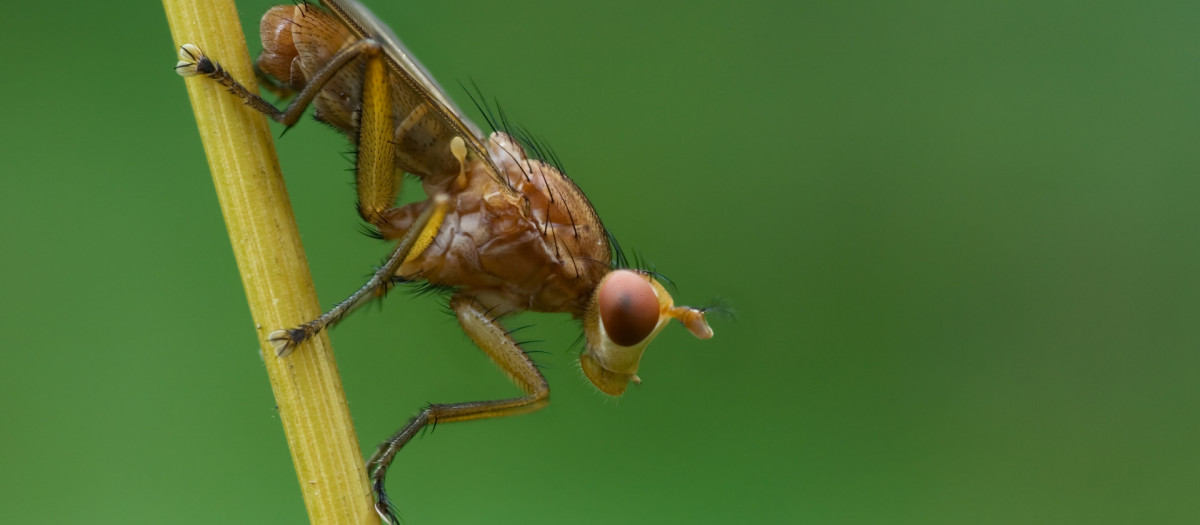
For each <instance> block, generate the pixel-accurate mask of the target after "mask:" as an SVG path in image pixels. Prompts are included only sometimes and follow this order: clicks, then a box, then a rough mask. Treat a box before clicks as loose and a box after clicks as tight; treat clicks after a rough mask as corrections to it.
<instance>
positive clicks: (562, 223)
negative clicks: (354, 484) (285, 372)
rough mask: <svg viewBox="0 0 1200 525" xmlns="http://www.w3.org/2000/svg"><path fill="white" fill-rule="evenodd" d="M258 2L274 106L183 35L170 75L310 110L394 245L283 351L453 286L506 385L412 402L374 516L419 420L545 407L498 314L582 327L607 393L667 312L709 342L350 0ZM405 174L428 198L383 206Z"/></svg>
mask: <svg viewBox="0 0 1200 525" xmlns="http://www.w3.org/2000/svg"><path fill="white" fill-rule="evenodd" d="M323 4H324V6H325V8H326V9H321V8H318V7H315V6H312V5H308V4H302V5H295V6H293V5H286V6H277V7H273V8H271V9H270V10H269V11H268V12H267V13H266V15H264V16H263V19H262V24H261V28H260V29H261V33H262V39H263V48H264V51H263V54H262V55H261V56H260V57H259V60H258V65H259V68H260V69H261V71H262V72H263V73H264V75H265V76H266V77H267V78H266V80H267V81H269V82H272V83H273V84H274V86H273V87H274V89H275V90H276V91H279V92H282V93H291V94H294V95H295V99H294V100H293V102H292V103H291V104H290V105H289V106H288V107H287V108H285V109H284V110H279V109H276V108H275V107H274V106H273V105H271V104H270V103H268V102H266V101H265V100H263V99H262V98H260V97H259V96H258V95H256V94H254V93H251V92H250V91H248V90H247V89H246V88H245V87H243V86H242V85H241V84H240V83H238V82H237V81H236V80H234V79H233V78H231V77H230V76H229V75H228V74H227V73H226V72H225V71H224V70H223V69H222V68H221V67H220V65H218V64H217V62H215V61H213V60H212V59H210V58H209V57H207V56H205V55H204V54H203V52H202V51H201V50H200V49H199V48H197V47H196V46H194V45H190V44H185V45H184V46H182V47H181V50H180V58H181V59H182V60H181V61H180V62H179V64H178V65H177V67H176V69H177V71H179V72H180V73H181V74H183V75H185V76H192V75H203V76H206V77H208V78H211V79H213V80H215V81H217V82H219V83H221V84H222V85H224V86H225V87H227V88H228V89H229V90H230V91H231V92H233V93H234V94H235V95H237V96H239V97H241V98H242V99H244V100H245V101H246V103H247V104H249V105H250V106H252V107H254V108H255V109H257V110H259V111H261V112H263V113H264V114H266V115H268V116H270V117H271V118H273V119H275V120H276V121H279V122H282V123H284V124H286V125H289V126H290V125H293V124H295V123H296V122H297V121H298V119H299V117H300V115H301V114H302V113H303V111H304V109H305V108H306V107H307V106H308V105H309V104H311V105H313V106H314V108H315V111H314V112H315V116H316V118H318V119H320V120H322V121H325V122H326V123H328V124H330V125H332V126H333V127H335V128H337V129H339V130H341V131H343V132H344V133H346V134H347V135H348V136H349V137H350V139H351V141H352V142H353V143H354V144H355V146H356V147H357V150H358V153H357V166H356V188H357V193H358V212H359V214H360V216H361V217H362V218H363V219H364V220H366V221H367V222H368V223H369V224H371V225H372V226H373V227H374V229H375V231H376V232H377V233H378V236H379V237H381V238H384V239H392V240H396V241H397V245H396V248H395V249H394V250H393V252H392V254H391V255H390V257H389V258H388V260H387V262H386V263H385V264H384V265H383V266H381V267H380V268H379V269H378V270H377V271H376V273H375V275H374V276H373V277H372V278H371V279H370V280H369V281H368V282H367V283H366V284H365V285H364V286H363V287H362V288H360V289H359V290H358V291H357V292H355V293H354V294H353V295H352V296H351V297H350V298H348V299H346V300H345V301H343V302H341V303H339V304H338V305H337V306H335V307H334V308H333V309H331V310H330V311H329V312H326V313H325V314H323V315H322V316H321V317H319V318H318V319H315V320H313V321H311V322H309V323H306V324H304V325H302V326H299V327H296V328H291V329H287V330H278V331H276V332H273V333H272V334H271V336H270V337H271V340H272V341H273V342H275V343H276V350H277V351H278V353H279V354H280V355H285V354H286V353H288V352H290V351H291V350H292V349H294V348H295V347H296V346H297V345H299V344H301V343H303V342H304V341H305V340H307V339H308V338H309V337H311V336H312V335H313V334H315V333H317V332H318V331H320V330H322V329H323V328H325V327H327V326H331V325H333V324H334V323H336V322H337V321H338V320H340V319H341V318H342V317H343V316H344V315H346V314H347V313H349V312H350V311H352V310H353V309H355V308H356V307H358V306H360V305H362V304H364V303H366V302H368V301H369V300H371V299H373V298H376V297H379V296H380V295H382V292H383V291H386V289H387V288H388V287H389V286H391V285H392V283H393V282H394V281H396V280H400V281H427V282H429V283H431V284H433V285H437V286H441V287H447V288H449V289H452V290H453V296H452V298H451V299H450V306H451V308H452V309H453V310H454V312H455V314H456V316H457V317H458V320H459V323H460V325H461V326H462V328H463V330H464V331H465V332H466V333H467V334H468V335H469V336H470V338H471V339H472V341H474V342H475V344H476V345H478V346H479V347H480V348H481V349H482V350H484V352H485V353H487V354H488V356H489V357H491V358H492V359H493V360H494V361H495V362H496V363H497V364H498V365H499V366H500V367H501V369H503V370H504V371H505V372H506V373H507V374H508V375H509V377H510V378H512V380H513V381H514V382H515V383H516V384H517V386H519V387H520V388H521V389H522V390H523V391H524V395H522V396H519V397H514V398H509V399H500V400H489V401H475V402H465V403H449V404H435V405H430V406H428V407H426V408H425V409H423V410H422V411H421V412H420V413H418V415H417V416H416V417H414V418H413V419H412V420H411V421H410V422H409V423H408V424H407V425H406V426H405V427H404V428H402V429H401V430H400V431H399V432H397V433H396V434H395V435H394V436H392V437H391V438H390V439H388V440H387V441H386V442H384V443H383V444H382V445H381V446H380V447H379V449H378V450H377V451H376V453H375V454H374V455H373V456H372V458H371V459H370V461H369V464H368V470H369V471H370V475H371V477H372V480H373V481H374V483H373V486H374V490H375V493H376V499H377V503H376V510H377V511H378V512H379V513H380V514H381V516H382V517H384V518H385V519H388V520H389V521H392V522H394V521H395V516H394V515H393V513H392V510H391V507H390V504H389V502H388V499H387V495H386V492H385V490H384V483H383V480H384V476H385V475H386V472H387V469H388V466H389V465H390V464H391V461H392V459H393V458H394V456H395V454H396V453H397V452H398V451H399V449H400V448H401V447H403V446H404V445H405V444H406V443H407V442H408V441H409V439H411V438H412V436H413V435H414V434H415V433H416V432H417V431H418V430H420V429H421V428H422V427H424V426H425V425H427V424H431V423H443V422H451V421H463V420H469V419H479V418H488V417H498V416H504V415H511V414H517V413H523V412H527V411H530V410H533V409H536V408H540V407H541V406H544V405H545V403H546V402H547V401H548V399H549V386H548V385H547V384H546V381H545V379H544V378H543V377H542V375H541V373H540V372H539V371H538V369H537V367H536V366H535V365H534V364H533V362H532V361H531V360H530V359H529V357H528V356H527V355H526V354H525V352H524V351H523V350H522V349H521V348H520V346H519V345H518V344H517V343H516V342H515V341H514V340H513V339H512V338H511V337H510V336H509V335H508V333H507V332H506V331H505V330H504V328H503V327H502V326H501V324H500V322H499V320H498V319H499V318H500V317H502V316H503V315H507V314H509V313H513V312H518V311H524V310H530V311H539V312H565V313H569V314H571V315H572V316H574V317H575V318H578V319H580V320H581V321H582V324H583V330H584V335H585V339H586V348H585V350H584V351H583V352H582V353H581V355H580V365H581V368H582V369H583V372H584V374H585V375H586V376H587V377H588V379H589V380H591V382H592V383H593V384H594V385H595V386H596V387H597V388H599V389H600V390H601V391H603V392H605V393H607V394H610V395H620V394H621V393H623V392H624V390H625V388H626V387H627V385H628V384H629V383H630V382H635V383H636V382H640V379H639V378H638V376H637V371H638V364H639V361H640V359H641V356H642V353H643V351H644V350H645V348H646V345H647V344H648V343H649V342H650V341H651V340H652V339H653V338H654V336H655V335H656V334H657V333H658V332H659V331H660V330H661V329H662V328H663V327H664V326H665V325H666V324H667V323H668V321H670V320H671V319H677V320H679V321H681V322H683V324H684V325H685V326H686V327H687V328H688V330H689V331H691V332H692V333H693V334H694V335H696V336H697V337H700V338H704V339H707V338H709V337H711V336H712V330H711V329H710V328H709V327H708V324H707V322H706V321H705V318H704V310H703V309H697V308H690V307H682V306H675V305H674V303H673V300H672V298H671V296H670V294H669V293H667V291H666V290H665V289H664V288H663V287H662V286H661V285H660V284H659V283H658V282H657V281H656V280H655V279H654V277H653V275H652V274H650V273H648V272H643V271H639V270H632V269H625V268H621V267H620V265H621V263H622V262H623V261H621V259H622V258H621V257H614V255H613V253H614V247H613V246H612V245H610V238H609V236H608V234H607V232H606V231H605V230H604V226H603V225H602V224H601V222H600V219H599V217H597V215H596V213H595V211H594V210H593V208H592V206H591V204H590V203H589V202H588V200H587V198H586V197H585V196H584V194H583V192H581V191H580V190H579V188H578V187H576V186H575V184H574V183H573V182H572V181H571V180H570V179H568V178H567V177H566V175H565V174H563V173H562V171H561V170H560V169H558V168H557V167H555V166H553V165H551V164H549V163H546V162H543V161H542V160H538V159H535V158H530V157H528V156H527V155H526V151H525V149H524V148H523V147H522V146H521V144H519V143H518V141H517V140H515V139H514V138H513V137H512V136H511V135H509V134H508V133H505V132H499V131H498V132H494V133H492V134H491V135H490V136H488V137H486V138H485V137H483V135H482V133H480V132H479V131H478V130H477V128H476V127H475V126H474V125H473V124H471V123H470V121H469V120H467V119H466V118H465V117H464V116H463V114H462V112H461V111H459V110H458V108H457V107H455V106H454V104H453V103H452V102H451V101H450V100H449V98H448V97H446V95H445V94H444V92H443V91H442V90H441V88H440V87H439V86H438V85H437V83H436V82H435V81H434V80H433V79H432V77H431V76H430V75H429V74H428V73H427V72H426V70H425V69H424V68H423V67H422V66H421V65H420V63H418V62H417V61H416V59H415V58H413V56H412V55H411V54H410V53H409V52H408V51H407V50H406V49H405V48H404V47H403V46H402V45H401V44H400V41H399V39H397V38H396V37H395V36H394V35H393V34H392V33H391V32H390V31H389V30H388V29H387V28H386V27H384V26H383V25H382V24H380V23H379V22H378V21H377V19H376V18H375V17H374V16H373V15H371V14H370V12H369V11H367V9H366V8H365V7H363V6H362V5H360V4H359V3H357V2H355V1H352V0H339V1H327V2H324V3H323ZM402 172H407V173H410V174H412V175H415V176H416V177H418V179H419V180H420V181H421V184H422V186H423V187H424V190H425V193H426V195H429V196H430V198H428V199H426V200H424V201H420V202H414V203H411V204H407V205H404V206H400V207H396V206H395V201H396V197H397V195H398V193H399V189H400V181H401V177H400V176H401V174H402Z"/></svg>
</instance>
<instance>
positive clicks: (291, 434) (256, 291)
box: [163, 0, 379, 524]
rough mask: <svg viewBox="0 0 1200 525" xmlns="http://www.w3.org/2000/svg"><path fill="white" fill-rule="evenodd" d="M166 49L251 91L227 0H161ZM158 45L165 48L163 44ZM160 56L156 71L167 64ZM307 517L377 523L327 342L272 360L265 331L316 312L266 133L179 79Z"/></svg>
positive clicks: (233, 104)
mask: <svg viewBox="0 0 1200 525" xmlns="http://www.w3.org/2000/svg"><path fill="white" fill-rule="evenodd" d="M163 6H164V7H165V9H166V12H167V20H168V23H169V24H170V26H171V34H172V35H173V37H174V39H175V45H176V46H179V45H181V44H185V43H191V44H196V45H197V46H199V47H200V49H201V50H203V51H204V52H205V53H206V54H208V55H209V56H210V57H213V58H214V60H218V61H219V62H220V63H221V65H222V66H224V67H225V68H226V70H227V71H229V72H230V74H232V75H233V77H234V78H236V79H238V80H240V81H242V82H243V83H244V84H245V85H246V87H247V88H249V89H251V90H254V89H255V82H254V80H255V79H254V74H253V71H252V69H251V66H250V56H249V52H248V51H247V50H246V41H245V39H244V37H243V35H242V29H241V24H240V23H239V21H238V17H237V10H236V8H235V6H234V3H233V1H232V0H163ZM164 51H165V50H164ZM168 56H169V55H166V54H164V61H163V74H170V73H168V67H169V66H170V64H171V63H172V61H171V60H169V59H166V57H168ZM185 83H186V85H187V91H188V96H189V97H190V98H191V101H192V110H193V111H194V112H195V114H196V122H197V124H198V125H199V127H200V138H201V141H202V142H203V143H204V151H205V153H206V154H207V155H208V165H209V168H210V169H211V170H212V176H213V183H214V185H215V186H216V189H217V197H218V199H219V200H220V203H221V212H222V213H223V214H224V215H225V226H226V228H228V230H229V239H230V242H232V243H233V251H234V255H235V257H236V258H237V265H238V270H239V271H240V273H241V276H242V285H243V286H244V287H245V289H246V296H247V299H248V300H249V302H250V311H251V313H252V315H253V317H254V323H255V329H256V330H257V332H258V342H259V347H260V348H261V349H262V352H263V355H264V356H265V357H264V359H263V360H264V361H265V363H266V368H267V376H268V377H269V378H270V381H271V389H272V390H273V391H274V393H275V403H276V405H277V406H278V407H279V417H280V420H281V421H282V422H283V430H284V434H285V435H286V436H287V441H288V447H289V448H290V450H291V453H292V461H293V462H294V463H295V465H296V474H297V476H298V477H299V479H300V489H301V491H302V492H303V495H304V504H305V507H306V508H307V510H308V516H309V519H310V520H311V522H312V523H320V524H326V523H338V524H341V523H352V524H378V523H379V519H378V517H377V516H376V515H375V513H374V510H373V508H372V500H371V493H370V486H369V484H368V483H367V476H366V470H365V467H364V465H363V459H362V455H361V453H360V451H359V447H358V438H357V436H356V435H355V433H354V426H353V424H352V422H351V419H350V411H349V409H348V407H347V406H346V399H345V396H344V394H343V392H342V383H341V379H340V378H339V376H338V371H337V363H336V362H335V361H334V358H333V353H332V351H331V350H330V347H329V338H328V337H326V336H325V335H324V334H321V335H319V336H318V337H315V338H313V339H312V340H311V342H309V343H305V344H304V345H302V346H301V347H300V348H298V349H296V351H295V352H293V353H292V354H291V355H289V356H287V357H275V353H274V351H273V350H272V345H271V344H269V343H268V342H267V334H268V333H270V332H271V331H272V330H275V329H279V328H285V327H291V326H296V325H299V324H301V323H303V322H305V321H307V320H310V319H314V318H316V317H317V316H318V315H319V314H320V308H319V305H318V303H317V297H316V292H315V290H314V289H313V285H312V277H311V275H310V273H309V270H308V261H307V260H306V259H305V257H304V250H303V248H302V246H301V244H300V236H299V232H298V231H297V229H296V222H295V219H294V217H293V216H292V208H291V204H290V202H289V201H288V197H287V193H286V188H285V187H284V184H283V177H282V176H281V174H280V171H279V160H278V159H277V158H276V156H275V148H274V144H273V143H272V141H271V132H270V129H269V128H268V126H267V121H266V119H265V118H264V117H263V115H261V114H259V113H257V112H255V111H254V110H252V109H250V108H249V107H248V106H246V105H244V104H242V102H241V101H240V100H238V99H237V98H236V97H234V96H231V95H230V94H229V93H227V92H225V90H224V89H223V88H222V87H221V86H219V85H218V84H217V83H216V82H213V81H211V80H208V79H206V78H203V77H193V78H189V79H187V80H186V81H185Z"/></svg>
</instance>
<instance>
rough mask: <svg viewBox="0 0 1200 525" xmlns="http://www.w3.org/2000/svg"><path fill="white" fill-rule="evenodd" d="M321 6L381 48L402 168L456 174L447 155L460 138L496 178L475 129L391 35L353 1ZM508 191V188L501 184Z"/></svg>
mask: <svg viewBox="0 0 1200 525" xmlns="http://www.w3.org/2000/svg"><path fill="white" fill-rule="evenodd" d="M321 3H322V4H323V5H324V6H325V7H326V8H328V9H329V10H330V11H331V12H332V13H333V14H334V15H335V16H337V17H338V18H339V19H341V20H342V22H343V23H345V24H346V26H347V27H349V28H350V29H351V30H352V31H354V33H355V34H357V35H358V36H359V37H362V38H371V39H374V40H375V41H377V42H379V43H380V45H382V46H383V49H384V51H385V54H386V57H387V62H388V66H389V67H390V68H391V69H392V71H393V73H394V80H395V86H394V88H395V89H394V91H395V93H394V95H393V97H392V98H393V103H394V104H395V105H394V107H395V108H396V114H395V118H396V123H397V124H396V126H397V133H396V135H397V136H396V139H397V150H398V155H399V160H400V164H401V165H400V168H401V169H403V170H404V171H407V172H409V173H412V174H414V175H417V176H420V177H425V176H438V175H442V174H449V173H457V172H458V161H457V160H456V159H455V158H454V157H453V155H451V153H450V146H449V144H450V140H451V139H453V138H454V137H462V139H463V141H464V142H465V143H466V145H467V149H468V151H469V155H472V156H473V157H475V158H479V159H481V160H483V162H484V164H485V165H486V166H487V169H488V170H489V171H490V175H491V176H492V177H493V178H494V179H496V180H498V181H502V182H503V181H504V180H505V179H503V178H501V177H500V176H499V170H497V169H496V166H495V164H494V163H493V162H492V160H491V157H489V156H488V154H487V148H486V147H484V144H483V141H484V137H483V135H482V133H481V132H480V130H479V127H478V126H476V125H475V124H474V123H472V122H471V121H470V120H469V119H467V118H466V116H465V115H463V112H462V110H460V109H459V108H458V106H456V105H454V102H453V101H451V100H450V97H448V96H446V92H445V90H443V89H442V87H441V86H440V85H438V83H437V81H436V80H434V79H433V75H430V74H429V71H428V70H426V69H425V66H422V65H421V63H420V62H419V61H417V59H416V57H414V56H413V54H412V53H411V52H409V51H408V49H407V48H405V47H404V44H402V43H401V42H400V39H399V38H397V37H396V35H395V33H392V30H391V29H389V28H388V27H387V26H385V25H384V24H383V23H382V22H380V21H379V19H378V18H377V17H376V16H375V14H374V13H372V12H371V11H370V10H369V9H367V7H366V6H364V5H362V4H361V3H359V2H358V1H357V0H322V1H321ZM502 186H503V187H508V184H502Z"/></svg>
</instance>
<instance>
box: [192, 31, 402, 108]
mask: <svg viewBox="0 0 1200 525" xmlns="http://www.w3.org/2000/svg"><path fill="white" fill-rule="evenodd" d="M378 54H379V43H378V42H376V41H374V40H371V39H369V38H368V39H363V40H359V41H357V42H355V43H353V44H350V45H349V46H346V47H345V48H343V49H342V50H341V51H338V52H337V54H335V55H333V57H331V58H330V59H329V62H326V63H325V65H324V66H322V67H321V69H319V70H317V72H316V73H315V74H313V77H312V78H311V79H310V80H309V81H308V84H306V85H305V86H304V89H301V90H300V92H299V93H298V94H297V95H296V98H295V99H293V100H292V102H291V103H290V104H288V106H287V108H284V109H282V110H280V109H277V108H276V107H275V105H274V104H271V103H270V102H267V101H266V100H264V99H263V98H262V97H260V96H258V95H256V94H254V93H252V92H251V91H250V90H249V89H246V87H245V86H243V85H242V83H241V82H238V81H237V80H234V78H233V77H232V76H230V74H229V72H227V71H225V68H223V67H221V64H219V63H217V62H216V61H215V60H213V59H211V58H209V57H208V55H205V54H204V52H203V51H201V50H200V48H199V47H197V46H196V45H195V44H184V45H182V46H179V58H180V60H179V63H177V64H176V65H175V72H176V73H179V74H180V75H182V76H185V77H192V76H198V75H203V76H206V77H208V78H211V79H213V80H215V81H216V82H217V83H218V84H221V85H222V86H225V88H226V89H228V90H229V92H230V93H233V94H234V95H236V96H237V97H238V98H241V99H242V100H244V101H245V102H246V104H247V105H249V106H250V107H252V108H254V109H255V110H257V111H258V112H260V113H262V114H264V115H266V116H268V117H270V118H271V120H274V121H275V122H278V123H280V124H283V125H285V126H289V127H290V126H293V125H295V124H296V122H297V121H299V120H300V117H301V116H302V115H304V110H305V109H306V108H307V107H308V105H309V104H310V103H312V101H313V99H314V98H316V97H317V94H318V93H320V92H321V89H322V88H324V87H325V84H326V83H328V82H329V80H330V79H332V78H333V77H334V76H335V75H337V73H338V72H339V71H341V70H342V67H344V66H345V65H346V64H349V63H350V62H352V61H354V59H356V58H358V57H360V56H363V55H368V56H370V55H378Z"/></svg>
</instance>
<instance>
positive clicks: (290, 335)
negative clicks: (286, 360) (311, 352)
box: [267, 328, 304, 357]
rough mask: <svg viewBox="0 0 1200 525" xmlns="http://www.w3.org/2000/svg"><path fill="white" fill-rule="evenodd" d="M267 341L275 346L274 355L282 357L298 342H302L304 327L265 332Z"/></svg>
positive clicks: (294, 347)
mask: <svg viewBox="0 0 1200 525" xmlns="http://www.w3.org/2000/svg"><path fill="white" fill-rule="evenodd" d="M267 341H270V342H271V345H272V346H273V347H274V348H275V356H276V357H284V356H286V355H288V354H290V353H292V350H295V349H296V347H297V346H299V345H300V343H302V342H304V329H302V328H291V329H288V330H276V331H274V332H271V333H269V334H267Z"/></svg>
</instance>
